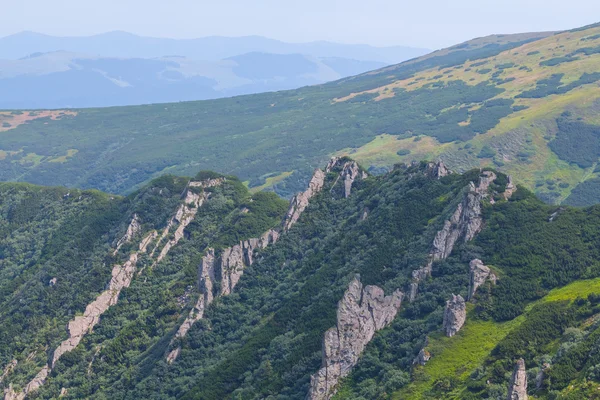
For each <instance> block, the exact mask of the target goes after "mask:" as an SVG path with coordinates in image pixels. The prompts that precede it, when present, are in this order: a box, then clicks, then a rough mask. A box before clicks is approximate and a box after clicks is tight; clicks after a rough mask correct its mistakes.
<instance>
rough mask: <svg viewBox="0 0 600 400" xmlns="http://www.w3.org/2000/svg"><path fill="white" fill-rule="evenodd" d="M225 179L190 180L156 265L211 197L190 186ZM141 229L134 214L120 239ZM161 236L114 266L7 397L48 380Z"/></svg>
mask: <svg viewBox="0 0 600 400" xmlns="http://www.w3.org/2000/svg"><path fill="white" fill-rule="evenodd" d="M222 182H223V179H216V180H208V181H203V182H191V183H190V184H188V186H187V187H186V190H185V191H184V194H183V195H182V198H183V199H184V204H182V205H181V206H180V207H179V208H178V209H177V212H176V213H175V215H174V216H173V218H172V219H171V220H170V221H169V223H168V225H167V227H166V228H165V230H164V231H163V234H162V236H161V240H162V239H164V238H166V237H167V236H168V234H169V233H170V231H171V228H172V227H173V226H175V225H177V228H176V230H175V232H174V237H173V239H171V240H169V241H168V242H167V243H166V244H165V245H164V247H163V248H162V250H161V252H160V254H159V256H158V257H156V259H155V260H154V262H153V265H155V264H156V263H157V262H159V261H160V260H161V259H162V258H163V257H164V256H165V255H166V254H167V253H168V252H169V250H170V249H171V248H172V247H173V246H174V245H175V244H177V243H178V242H179V240H180V239H181V238H182V237H183V231H184V230H185V228H186V227H187V225H189V223H190V222H191V221H192V220H193V219H194V217H195V215H196V213H197V211H198V208H199V207H200V206H201V205H202V204H203V203H204V201H205V200H206V199H207V198H208V195H207V194H206V193H204V192H202V194H197V193H194V192H193V191H192V190H190V187H194V186H195V187H212V186H216V185H220V184H221V183H222ZM140 229H141V225H140V222H139V219H138V217H137V215H134V217H133V219H132V222H131V223H130V225H129V227H128V228H127V231H126V233H125V235H124V236H123V238H122V239H120V240H119V242H118V243H121V245H123V244H125V243H127V242H128V241H131V240H132V239H133V237H134V236H136V234H137V233H139V231H140ZM157 237H158V233H157V232H156V231H151V232H149V233H148V234H146V236H145V237H144V238H143V239H142V240H141V241H140V243H139V246H138V250H137V251H136V252H134V253H132V254H131V255H130V256H129V259H128V260H127V261H126V262H125V263H123V264H121V265H119V264H117V265H115V266H114V267H113V269H112V273H111V280H110V282H109V284H108V288H107V289H106V290H105V291H104V292H102V293H100V295H98V297H96V299H95V300H94V301H93V302H91V303H90V304H88V305H87V307H86V309H85V311H84V313H83V315H81V316H77V317H75V318H74V319H73V320H71V321H70V322H69V323H68V326H67V333H68V335H69V337H68V338H67V339H66V340H64V341H63V342H62V343H61V344H60V345H59V346H58V347H57V348H56V349H55V350H54V352H53V355H52V360H51V362H50V363H48V364H46V365H45V366H44V367H43V368H42V369H41V370H40V371H39V372H38V374H37V375H36V376H35V377H34V378H33V379H32V380H31V381H30V382H29V383H28V384H27V385H26V386H25V388H24V389H23V391H21V392H16V391H15V390H14V389H13V388H12V386H9V388H8V389H6V390H5V394H4V400H23V399H25V397H26V396H27V395H28V394H30V393H32V392H34V391H36V390H37V389H39V388H40V387H41V386H42V385H43V384H44V383H45V381H46V379H47V377H48V375H49V374H50V372H51V370H52V368H54V366H55V365H56V362H57V361H58V360H59V359H60V358H61V357H62V355H63V354H65V353H66V352H69V351H71V350H73V349H74V348H75V347H77V345H78V344H79V343H80V342H81V340H82V339H83V337H84V336H85V335H86V334H87V333H89V332H91V330H92V329H93V327H94V326H95V325H96V324H98V322H99V321H100V317H101V315H102V314H103V313H104V312H105V311H106V310H108V309H109V308H110V307H111V306H113V305H115V304H117V302H118V300H119V295H120V293H121V290H122V289H124V288H127V287H129V285H130V284H131V282H132V280H133V277H134V275H135V272H136V264H137V261H138V258H139V256H140V255H141V254H142V253H146V252H147V249H148V246H149V245H150V243H152V241H153V240H155V239H156V238H157ZM161 240H159V242H158V243H157V245H156V246H155V247H154V250H156V249H157V248H158V246H159V245H160V242H161ZM118 246H119V245H118V244H117V247H118ZM117 250H118V249H117ZM154 250H153V252H152V254H151V257H152V256H153V253H154ZM113 253H114V252H113ZM114 254H116V253H114Z"/></svg>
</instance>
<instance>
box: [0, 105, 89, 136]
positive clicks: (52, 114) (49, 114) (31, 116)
mask: <svg viewBox="0 0 600 400" xmlns="http://www.w3.org/2000/svg"><path fill="white" fill-rule="evenodd" d="M76 115H77V112H76V111H70V110H45V111H21V112H14V111H2V112H0V132H6V131H8V130H11V129H15V128H16V127H18V126H19V125H23V124H26V123H27V122H29V121H33V120H35V119H39V118H50V119H51V120H53V121H56V120H59V119H62V118H64V117H75V116H76Z"/></svg>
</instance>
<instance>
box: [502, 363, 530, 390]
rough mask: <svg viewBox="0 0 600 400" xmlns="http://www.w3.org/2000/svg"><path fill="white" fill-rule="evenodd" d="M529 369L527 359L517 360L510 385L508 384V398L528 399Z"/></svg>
mask: <svg viewBox="0 0 600 400" xmlns="http://www.w3.org/2000/svg"><path fill="white" fill-rule="evenodd" d="M527 399H528V396H527V370H526V369H525V360H523V359H522V358H520V359H519V360H517V363H516V365H515V370H514V371H513V374H512V378H511V379H510V385H509V386H508V397H507V400H527Z"/></svg>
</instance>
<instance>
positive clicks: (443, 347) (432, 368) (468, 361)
mask: <svg viewBox="0 0 600 400" xmlns="http://www.w3.org/2000/svg"><path fill="white" fill-rule="evenodd" d="M592 293H596V294H597V293H600V278H596V279H590V280H583V281H576V282H573V283H571V284H569V285H567V286H564V287H562V288H558V289H554V290H552V291H550V292H549V293H548V294H547V295H546V296H544V297H543V298H542V299H540V300H538V301H536V302H533V303H531V304H529V305H528V306H527V308H526V309H525V313H523V315H521V316H519V317H517V318H515V319H513V320H512V321H507V322H503V323H497V322H494V321H481V320H475V319H472V318H470V317H471V316H472V312H469V313H468V316H467V322H466V323H465V325H464V326H463V328H462V329H461V330H460V332H459V333H458V334H457V335H456V336H454V337H451V338H448V337H445V336H444V335H443V334H442V333H441V332H439V333H437V334H435V335H433V336H430V338H429V339H430V340H429V345H428V346H427V350H428V351H429V352H430V353H431V355H432V357H431V360H430V361H429V362H428V363H427V364H426V365H425V366H424V367H416V368H417V371H416V372H417V373H416V374H415V376H419V377H420V380H416V381H415V382H413V383H411V384H409V385H408V386H406V387H405V388H403V389H402V390H400V391H398V392H396V393H394V395H393V396H392V398H393V399H395V400H400V399H402V400H408V399H415V400H417V399H422V398H423V397H424V396H425V394H426V393H427V392H429V391H430V390H431V389H432V388H433V385H434V383H435V382H436V381H437V380H438V379H442V378H450V377H452V378H456V379H458V380H459V381H460V382H461V383H464V382H465V381H466V380H467V378H468V377H469V375H470V374H471V373H472V372H473V371H474V370H475V368H477V367H478V366H480V365H481V364H482V363H483V362H484V361H485V359H486V358H487V357H488V356H489V354H490V352H491V351H492V350H493V349H494V347H496V345H497V344H498V343H499V342H500V341H501V340H502V339H503V338H504V337H505V336H506V335H507V334H508V333H510V332H511V331H512V330H513V329H515V328H517V327H518V326H519V325H520V324H521V323H522V322H523V321H525V319H526V318H527V313H528V312H529V311H531V309H532V308H533V307H534V306H535V305H536V304H539V303H548V302H554V301H564V300H571V301H573V300H575V299H576V298H578V297H587V296H588V295H590V294H592ZM471 307H472V306H471ZM462 390H464V388H463V387H462V385H459V386H458V388H457V389H456V391H455V392H452V393H449V394H447V396H448V397H445V398H447V399H451V398H454V397H455V396H457V395H458V394H459V393H460V391H462Z"/></svg>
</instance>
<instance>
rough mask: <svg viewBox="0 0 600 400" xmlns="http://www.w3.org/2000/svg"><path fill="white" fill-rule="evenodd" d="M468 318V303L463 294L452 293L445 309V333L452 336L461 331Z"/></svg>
mask: <svg viewBox="0 0 600 400" xmlns="http://www.w3.org/2000/svg"><path fill="white" fill-rule="evenodd" d="M466 319H467V304H466V302H465V299H463V298H462V296H461V295H458V296H455V295H452V298H451V299H450V300H448V301H447V302H446V309H445V310H444V333H445V334H446V336H448V337H452V336H454V335H456V334H457V333H458V331H460V328H462V326H463V325H464V324H465V321H466Z"/></svg>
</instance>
